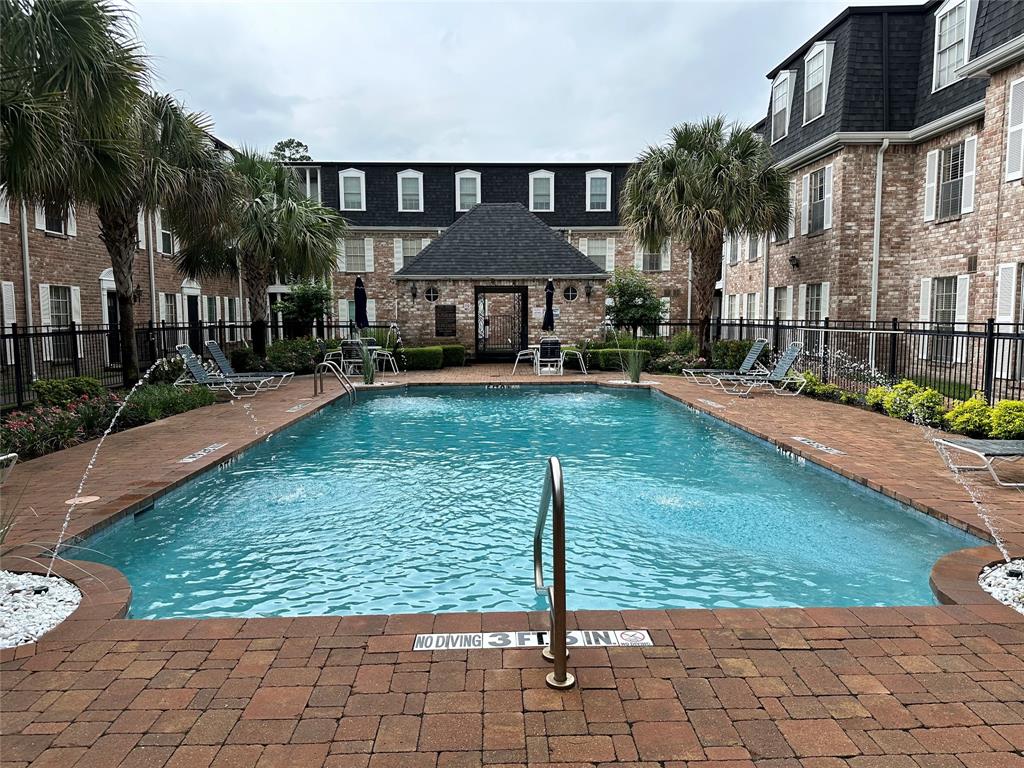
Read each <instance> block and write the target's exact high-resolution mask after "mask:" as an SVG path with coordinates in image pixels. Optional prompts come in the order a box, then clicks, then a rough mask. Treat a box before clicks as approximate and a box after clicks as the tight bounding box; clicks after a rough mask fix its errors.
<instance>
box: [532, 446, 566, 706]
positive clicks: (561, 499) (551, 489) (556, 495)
mask: <svg viewBox="0 0 1024 768" xmlns="http://www.w3.org/2000/svg"><path fill="white" fill-rule="evenodd" d="M548 506H550V507H551V535H552V547H551V549H552V559H553V561H554V562H553V563H552V571H553V573H552V577H551V584H550V585H546V584H544V548H543V544H542V539H543V536H544V528H545V527H546V526H545V524H546V522H547V516H548ZM533 586H534V589H536V590H537V593H538V594H542V595H547V598H548V612H549V614H550V617H551V631H550V632H548V646H547V647H546V648H545V649H544V650H543V651H541V653H542V654H543V656H544V658H545V659H547V660H548V661H553V662H554V663H555V671H554V672H551V673H549V674H548V676H547V678H546V679H547V684H548V685H549V686H551V687H552V688H572V687H573V686H574V685H575V684H576V678H575V677H574V676H573V675H572V674H571V673H570V672H569V671H568V670H567V669H566V667H567V665H568V662H569V651H568V650H567V649H566V647H565V633H566V628H565V489H564V487H563V484H562V465H561V463H560V462H559V461H558V459H557V458H555V457H554V456H552V457H550V458H549V459H548V468H547V472H546V473H545V475H544V488H543V490H542V491H541V495H540V509H538V510H537V525H536V527H535V528H534V530H533Z"/></svg>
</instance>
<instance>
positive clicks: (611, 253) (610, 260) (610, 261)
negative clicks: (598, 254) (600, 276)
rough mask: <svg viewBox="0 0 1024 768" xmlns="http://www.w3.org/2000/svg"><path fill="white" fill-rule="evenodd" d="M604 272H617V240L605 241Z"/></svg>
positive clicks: (608, 239)
mask: <svg viewBox="0 0 1024 768" xmlns="http://www.w3.org/2000/svg"><path fill="white" fill-rule="evenodd" d="M604 251H605V256H604V271H605V272H614V271H615V238H614V237H609V238H607V239H606V240H605V246H604Z"/></svg>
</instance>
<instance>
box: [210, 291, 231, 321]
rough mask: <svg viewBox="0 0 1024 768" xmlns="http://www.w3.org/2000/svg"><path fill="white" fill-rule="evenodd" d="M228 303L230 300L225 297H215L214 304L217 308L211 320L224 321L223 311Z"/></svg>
mask: <svg viewBox="0 0 1024 768" xmlns="http://www.w3.org/2000/svg"><path fill="white" fill-rule="evenodd" d="M229 301H231V299H229V298H227V297H226V296H225V297H224V298H221V297H220V296H218V297H217V301H216V302H214V303H215V304H216V308H217V316H216V317H215V318H213V319H214V320H216V321H218V322H220V321H221V320H223V319H224V314H225V310H226V309H227V306H228V302H229Z"/></svg>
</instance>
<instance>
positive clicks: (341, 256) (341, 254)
mask: <svg viewBox="0 0 1024 768" xmlns="http://www.w3.org/2000/svg"><path fill="white" fill-rule="evenodd" d="M337 267H338V271H339V272H344V271H345V240H344V239H343V238H340V237H339V238H338V264H337Z"/></svg>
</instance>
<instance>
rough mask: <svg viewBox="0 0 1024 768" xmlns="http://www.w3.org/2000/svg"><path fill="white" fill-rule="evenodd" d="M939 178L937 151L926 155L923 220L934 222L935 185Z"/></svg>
mask: <svg viewBox="0 0 1024 768" xmlns="http://www.w3.org/2000/svg"><path fill="white" fill-rule="evenodd" d="M938 177H939V150H937V149H933V150H932V151H931V152H929V153H928V160H927V162H926V164H925V177H924V220H925V221H934V220H935V185H936V181H937V180H938Z"/></svg>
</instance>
